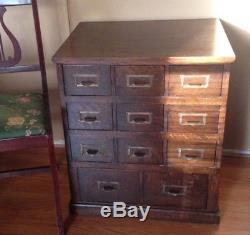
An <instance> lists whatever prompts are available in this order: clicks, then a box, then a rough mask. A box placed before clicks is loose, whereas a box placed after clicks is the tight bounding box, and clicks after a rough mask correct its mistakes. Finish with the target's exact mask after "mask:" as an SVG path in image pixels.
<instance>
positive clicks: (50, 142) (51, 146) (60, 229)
mask: <svg viewBox="0 0 250 235" xmlns="http://www.w3.org/2000/svg"><path fill="white" fill-rule="evenodd" d="M48 145H49V161H50V167H51V175H52V180H53V191H54V200H55V207H56V220H57V227H58V234H59V235H64V222H63V214H62V207H61V194H60V186H59V177H58V168H57V162H56V156H55V149H54V143H53V137H52V136H49V138H48Z"/></svg>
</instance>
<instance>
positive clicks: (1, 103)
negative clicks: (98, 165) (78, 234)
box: [0, 0, 64, 235]
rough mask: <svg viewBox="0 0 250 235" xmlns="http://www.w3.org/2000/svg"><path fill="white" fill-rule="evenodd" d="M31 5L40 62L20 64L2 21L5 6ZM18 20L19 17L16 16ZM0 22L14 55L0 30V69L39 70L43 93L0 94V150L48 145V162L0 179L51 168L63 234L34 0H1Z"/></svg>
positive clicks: (6, 173) (15, 43)
mask: <svg viewBox="0 0 250 235" xmlns="http://www.w3.org/2000/svg"><path fill="white" fill-rule="evenodd" d="M22 5H30V6H31V8H32V10H33V18H34V24H35V33H36V41H37V48H38V55H39V64H32V65H19V62H20V60H21V54H22V53H21V48H20V45H19V43H18V41H17V39H16V38H15V36H14V35H13V34H12V33H11V32H10V30H9V29H8V27H7V26H6V24H5V22H4V14H5V12H6V10H7V9H6V7H10V6H13V7H14V6H22ZM17 23H18V20H17ZM0 24H1V26H2V29H3V30H4V31H3V32H5V33H6V35H7V36H8V38H9V39H10V42H11V43H12V45H13V48H14V55H13V56H6V55H5V52H4V45H3V41H2V37H1V34H0V73H1V74H2V73H17V72H31V71H40V73H41V79H42V93H41V94H39V93H34V92H33V93H21V94H15V95H13V94H0V152H6V151H15V150H21V149H25V148H38V147H41V148H42V147H48V152H49V163H50V164H49V165H48V166H41V167H35V168H26V169H18V170H11V171H2V172H0V179H3V178H7V177H13V176H19V175H25V174H29V173H35V172H45V171H48V170H51V174H52V180H53V186H54V187H53V189H54V199H55V207H56V218H57V226H58V232H59V234H60V235H62V234H64V228H63V219H62V209H61V205H60V192H59V182H58V169H57V164H56V157H55V152H54V145H53V135H52V127H51V121H50V110H49V98H48V86H47V77H46V69H45V61H44V53H43V44H42V36H41V29H40V22H39V14H38V8H37V1H36V0H0Z"/></svg>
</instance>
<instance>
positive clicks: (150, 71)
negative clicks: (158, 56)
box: [115, 66, 165, 96]
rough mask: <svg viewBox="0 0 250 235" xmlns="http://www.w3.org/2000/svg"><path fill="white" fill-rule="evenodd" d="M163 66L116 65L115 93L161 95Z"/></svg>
mask: <svg viewBox="0 0 250 235" xmlns="http://www.w3.org/2000/svg"><path fill="white" fill-rule="evenodd" d="M164 77H165V74H164V66H116V67H115V82H116V94H117V95H120V96H162V95H164V91H165V84H164V80H165V79H164Z"/></svg>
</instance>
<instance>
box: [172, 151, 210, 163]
mask: <svg viewBox="0 0 250 235" xmlns="http://www.w3.org/2000/svg"><path fill="white" fill-rule="evenodd" d="M177 153H178V158H181V159H184V160H188V161H190V160H201V159H203V158H204V153H205V150H204V149H194V148H178V149H177Z"/></svg>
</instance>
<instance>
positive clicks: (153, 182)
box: [144, 170, 208, 209]
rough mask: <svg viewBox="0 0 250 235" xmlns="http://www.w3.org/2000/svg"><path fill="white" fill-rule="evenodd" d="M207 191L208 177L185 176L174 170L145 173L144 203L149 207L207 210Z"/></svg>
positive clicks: (198, 175) (199, 175) (200, 175)
mask: <svg viewBox="0 0 250 235" xmlns="http://www.w3.org/2000/svg"><path fill="white" fill-rule="evenodd" d="M207 191H208V176H207V175H203V174H184V173H181V172H177V171H174V170H170V171H169V172H167V173H156V172H155V173H145V182H144V202H145V203H146V204H147V205H152V206H166V207H173V208H185V209H205V208H206V205H207Z"/></svg>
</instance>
